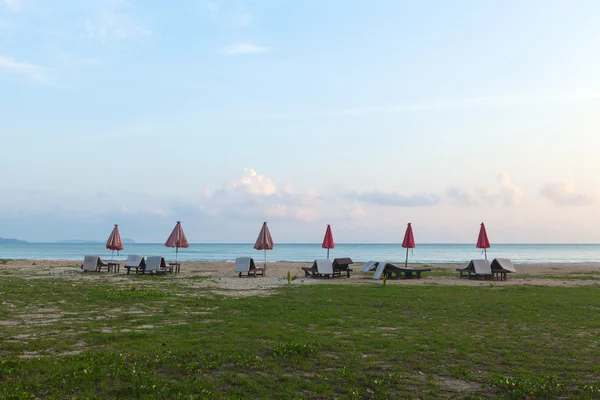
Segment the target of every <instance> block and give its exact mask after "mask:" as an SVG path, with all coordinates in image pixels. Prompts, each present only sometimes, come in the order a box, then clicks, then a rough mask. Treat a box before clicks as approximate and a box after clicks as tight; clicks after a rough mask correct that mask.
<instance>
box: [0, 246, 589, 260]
mask: <svg viewBox="0 0 600 400" xmlns="http://www.w3.org/2000/svg"><path fill="white" fill-rule="evenodd" d="M252 246H253V244H251V243H243V244H240V243H193V244H190V247H189V248H187V249H179V256H178V259H179V260H181V261H234V260H235V258H236V257H241V256H251V257H254V259H255V260H258V261H262V260H263V257H264V253H263V252H262V251H258V250H254V249H253V247H252ZM86 254H90V255H99V256H101V257H102V258H105V259H106V258H110V257H111V256H112V254H111V252H110V251H109V250H107V249H106V248H105V247H104V244H103V243H85V244H80V243H76V244H70V243H69V244H65V243H19V244H0V259H28V260H42V259H48V260H82V259H83V256H84V255H86ZM127 254H139V255H143V256H146V257H147V256H158V255H160V256H163V257H165V258H166V259H168V260H173V259H175V249H171V248H167V247H165V246H164V245H163V244H160V243H135V244H125V249H124V250H123V251H121V252H120V253H119V254H117V253H116V252H115V253H114V257H115V259H118V260H124V259H125V258H126V257H127ZM408 254H409V257H408V259H409V262H415V263H464V262H467V261H469V260H471V259H475V258H483V253H482V251H481V250H479V249H476V248H475V245H474V244H417V247H416V248H415V249H412V250H409V252H408ZM487 254H488V259H490V260H491V259H493V258H509V259H511V260H512V261H513V262H515V263H520V264H527V263H529V264H531V263H579V262H599V261H600V245H599V244H492V247H491V248H489V249H488V250H487ZM326 255H327V250H326V249H323V248H321V245H320V244H300V243H284V244H277V243H276V244H275V248H274V249H273V250H271V251H267V261H270V262H273V261H298V262H307V261H312V260H314V259H315V258H326ZM405 256H406V249H403V248H402V247H401V246H400V244H389V243H387V244H376V243H342V244H336V245H335V248H334V249H332V250H330V256H329V258H331V259H333V258H335V257H350V258H352V260H353V261H354V262H365V261H369V260H378V261H389V262H399V261H404V258H405Z"/></svg>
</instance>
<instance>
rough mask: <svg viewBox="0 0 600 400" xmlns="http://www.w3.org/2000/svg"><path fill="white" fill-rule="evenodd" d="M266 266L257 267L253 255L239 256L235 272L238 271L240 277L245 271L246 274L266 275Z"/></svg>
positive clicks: (236, 260)
mask: <svg viewBox="0 0 600 400" xmlns="http://www.w3.org/2000/svg"><path fill="white" fill-rule="evenodd" d="M265 268H266V267H256V264H254V259H253V258H251V257H238V258H236V259H235V272H237V273H238V276H239V277H240V278H241V277H242V276H243V274H244V273H246V276H253V277H256V276H257V275H260V276H265Z"/></svg>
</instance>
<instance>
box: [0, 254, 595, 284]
mask: <svg viewBox="0 0 600 400" xmlns="http://www.w3.org/2000/svg"><path fill="white" fill-rule="evenodd" d="M79 264H80V262H78V261H73V260H11V261H8V262H7V263H6V264H0V270H2V271H4V273H9V274H11V275H13V274H14V275H17V276H23V277H29V278H35V279H40V278H44V277H49V278H60V277H68V278H69V279H96V278H95V277H101V279H103V280H109V281H110V280H114V281H115V282H119V283H126V282H129V281H130V280H131V279H133V275H129V276H128V275H126V274H125V272H124V270H123V269H121V271H120V273H118V274H114V273H107V272H102V273H84V272H82V271H80V270H79V268H78V267H79ZM259 265H260V263H259ZM267 265H268V270H267V276H266V277H256V278H254V277H250V278H248V277H243V278H239V277H238V276H237V274H236V273H235V272H234V264H233V263H231V262H204V261H202V262H200V261H198V262H196V261H189V262H183V263H182V264H181V273H180V274H177V275H175V276H174V277H175V278H176V279H181V280H188V279H186V278H191V277H199V276H205V277H210V278H211V279H210V280H207V282H206V283H203V285H204V286H207V285H208V286H213V287H215V289H216V288H223V289H234V290H259V291H264V290H267V289H270V288H273V287H277V286H281V285H284V284H286V283H287V273H288V271H289V272H290V273H291V275H292V276H293V275H295V274H297V275H298V279H297V280H296V281H294V282H293V283H294V284H377V283H379V282H381V281H379V282H378V281H374V280H373V279H372V278H371V276H372V273H366V274H364V273H360V272H358V271H359V270H360V267H361V266H362V263H356V264H353V265H352V268H353V269H354V272H353V273H352V275H351V277H350V278H347V277H345V276H344V277H342V278H336V279H313V278H311V277H305V276H304V273H303V271H302V270H301V268H302V267H304V266H308V265H310V263H308V262H307V263H295V262H294V263H292V262H273V263H268V264H267ZM409 265H410V266H413V267H422V266H423V265H421V264H409ZM428 267H429V268H433V269H434V271H435V272H445V273H451V276H447V275H445V276H434V275H433V274H432V273H424V274H423V277H422V279H402V280H388V281H387V284H388V285H431V284H439V285H468V286H488V285H490V281H482V280H468V279H460V278H459V277H458V273H457V272H456V268H463V267H465V265H464V264H429V265H428ZM516 269H517V271H518V273H517V274H509V277H508V280H507V281H502V282H499V281H494V282H493V283H494V285H506V286H512V285H540V286H581V285H600V263H561V264H558V263H544V264H517V265H516ZM189 281H191V280H189Z"/></svg>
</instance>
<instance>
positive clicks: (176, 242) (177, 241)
mask: <svg viewBox="0 0 600 400" xmlns="http://www.w3.org/2000/svg"><path fill="white" fill-rule="evenodd" d="M165 246H167V247H175V262H177V255H178V253H179V248H182V249H187V248H188V247H190V244H189V243H188V241H187V238H186V237H185V233H183V228H182V227H181V221H177V224H175V228H173V232H171V235H170V236H169V238H168V239H167V241H166V242H165Z"/></svg>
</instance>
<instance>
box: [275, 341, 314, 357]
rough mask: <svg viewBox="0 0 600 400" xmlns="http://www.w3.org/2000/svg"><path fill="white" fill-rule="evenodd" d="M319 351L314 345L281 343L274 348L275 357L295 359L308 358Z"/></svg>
mask: <svg viewBox="0 0 600 400" xmlns="http://www.w3.org/2000/svg"><path fill="white" fill-rule="evenodd" d="M315 351H317V349H316V348H315V346H313V345H312V344H302V343H280V344H278V345H276V346H275V347H273V355H274V356H275V357H280V358H290V359H295V358H297V357H298V356H307V355H309V354H312V353H314V352H315Z"/></svg>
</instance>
